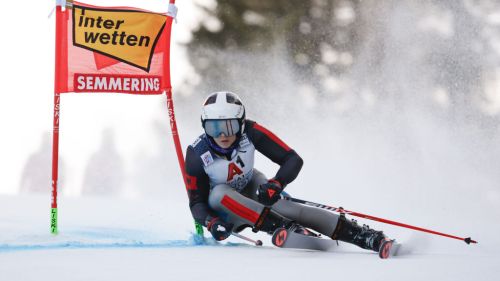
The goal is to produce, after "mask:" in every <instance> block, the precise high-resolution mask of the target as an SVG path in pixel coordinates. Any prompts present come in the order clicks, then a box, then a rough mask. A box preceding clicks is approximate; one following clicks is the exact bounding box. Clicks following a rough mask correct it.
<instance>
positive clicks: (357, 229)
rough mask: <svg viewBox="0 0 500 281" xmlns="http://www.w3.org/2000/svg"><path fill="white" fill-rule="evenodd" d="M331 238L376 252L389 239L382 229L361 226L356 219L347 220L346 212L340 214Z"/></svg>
mask: <svg viewBox="0 0 500 281" xmlns="http://www.w3.org/2000/svg"><path fill="white" fill-rule="evenodd" d="M331 238H332V239H333V240H339V241H343V242H347V243H351V244H354V245H356V246H358V247H361V248H363V249H367V250H372V251H375V252H379V250H380V246H381V245H382V244H383V242H384V241H386V240H388V239H387V237H386V236H385V235H384V233H383V232H382V231H375V230H373V229H370V227H369V226H368V225H363V226H359V225H358V224H357V223H356V221H355V220H351V221H349V220H347V219H346V217H345V215H344V214H341V215H340V217H339V220H338V223H337V227H336V228H335V230H334V232H333V234H332V236H331Z"/></svg>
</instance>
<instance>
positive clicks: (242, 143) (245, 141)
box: [240, 134, 250, 147]
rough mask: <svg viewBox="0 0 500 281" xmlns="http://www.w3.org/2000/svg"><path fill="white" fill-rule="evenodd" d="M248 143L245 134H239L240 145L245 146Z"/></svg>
mask: <svg viewBox="0 0 500 281" xmlns="http://www.w3.org/2000/svg"><path fill="white" fill-rule="evenodd" d="M249 144H250V141H249V140H248V137H247V135H246V134H243V135H242V136H241V140H240V147H245V146H247V145H249Z"/></svg>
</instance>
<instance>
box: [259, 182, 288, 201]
mask: <svg viewBox="0 0 500 281" xmlns="http://www.w3.org/2000/svg"><path fill="white" fill-rule="evenodd" d="M282 191H283V186H282V185H281V184H280V183H279V182H278V181H277V180H274V179H271V180H269V181H268V182H267V183H265V184H261V185H260V186H259V189H258V190H257V197H258V200H259V202H260V203H262V204H264V205H266V206H271V205H273V204H274V203H276V201H278V200H279V199H280V197H281V196H280V194H281V192H282Z"/></svg>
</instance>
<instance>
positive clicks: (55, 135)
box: [50, 5, 67, 234]
mask: <svg viewBox="0 0 500 281" xmlns="http://www.w3.org/2000/svg"><path fill="white" fill-rule="evenodd" d="M65 20H67V16H66V13H65V12H63V11H62V7H61V6H59V5H58V6H56V36H55V67H54V73H55V75H54V116H53V131H52V200H51V211H50V232H51V233H52V234H57V233H58V232H59V231H58V226H57V225H58V224H57V181H58V177H59V176H58V174H59V116H60V100H61V95H60V92H59V91H60V88H59V86H60V85H59V82H60V81H59V75H60V74H61V71H65V70H66V68H65V67H62V66H63V65H62V64H63V59H62V56H61V53H62V52H61V51H62V50H63V49H64V48H65V47H66V44H67V42H65V41H64V40H63V38H62V36H61V35H63V34H64V32H67V28H66V22H64V21H65Z"/></svg>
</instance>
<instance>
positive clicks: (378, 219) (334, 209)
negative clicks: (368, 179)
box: [284, 197, 477, 244]
mask: <svg viewBox="0 0 500 281" xmlns="http://www.w3.org/2000/svg"><path fill="white" fill-rule="evenodd" d="M284 199H286V200H290V201H292V202H296V203H300V204H303V205H307V206H312V207H317V208H321V209H326V210H329V211H333V212H338V213H341V214H348V215H351V216H355V217H360V218H364V219H369V220H373V221H378V222H383V223H387V224H392V225H395V226H400V227H405V228H409V229H413V230H417V231H422V232H427V233H431V234H435V235H440V236H444V237H448V238H452V239H457V240H461V241H464V242H465V243H467V244H470V243H474V244H476V243H477V241H474V240H472V239H471V238H470V237H467V238H463V237H458V236H454V235H450V234H446V233H442V232H437V231H434V230H430V229H425V228H421V227H417V226H413V225H409V224H405V223H400V222H396V221H392V220H388V219H383V218H378V217H374V216H370V215H365V214H362V213H358V212H353V211H348V210H344V209H343V208H342V207H340V208H337V207H332V206H328V205H324V204H319V203H314V202H309V201H305V200H301V199H297V198H291V197H286V198H284Z"/></svg>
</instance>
